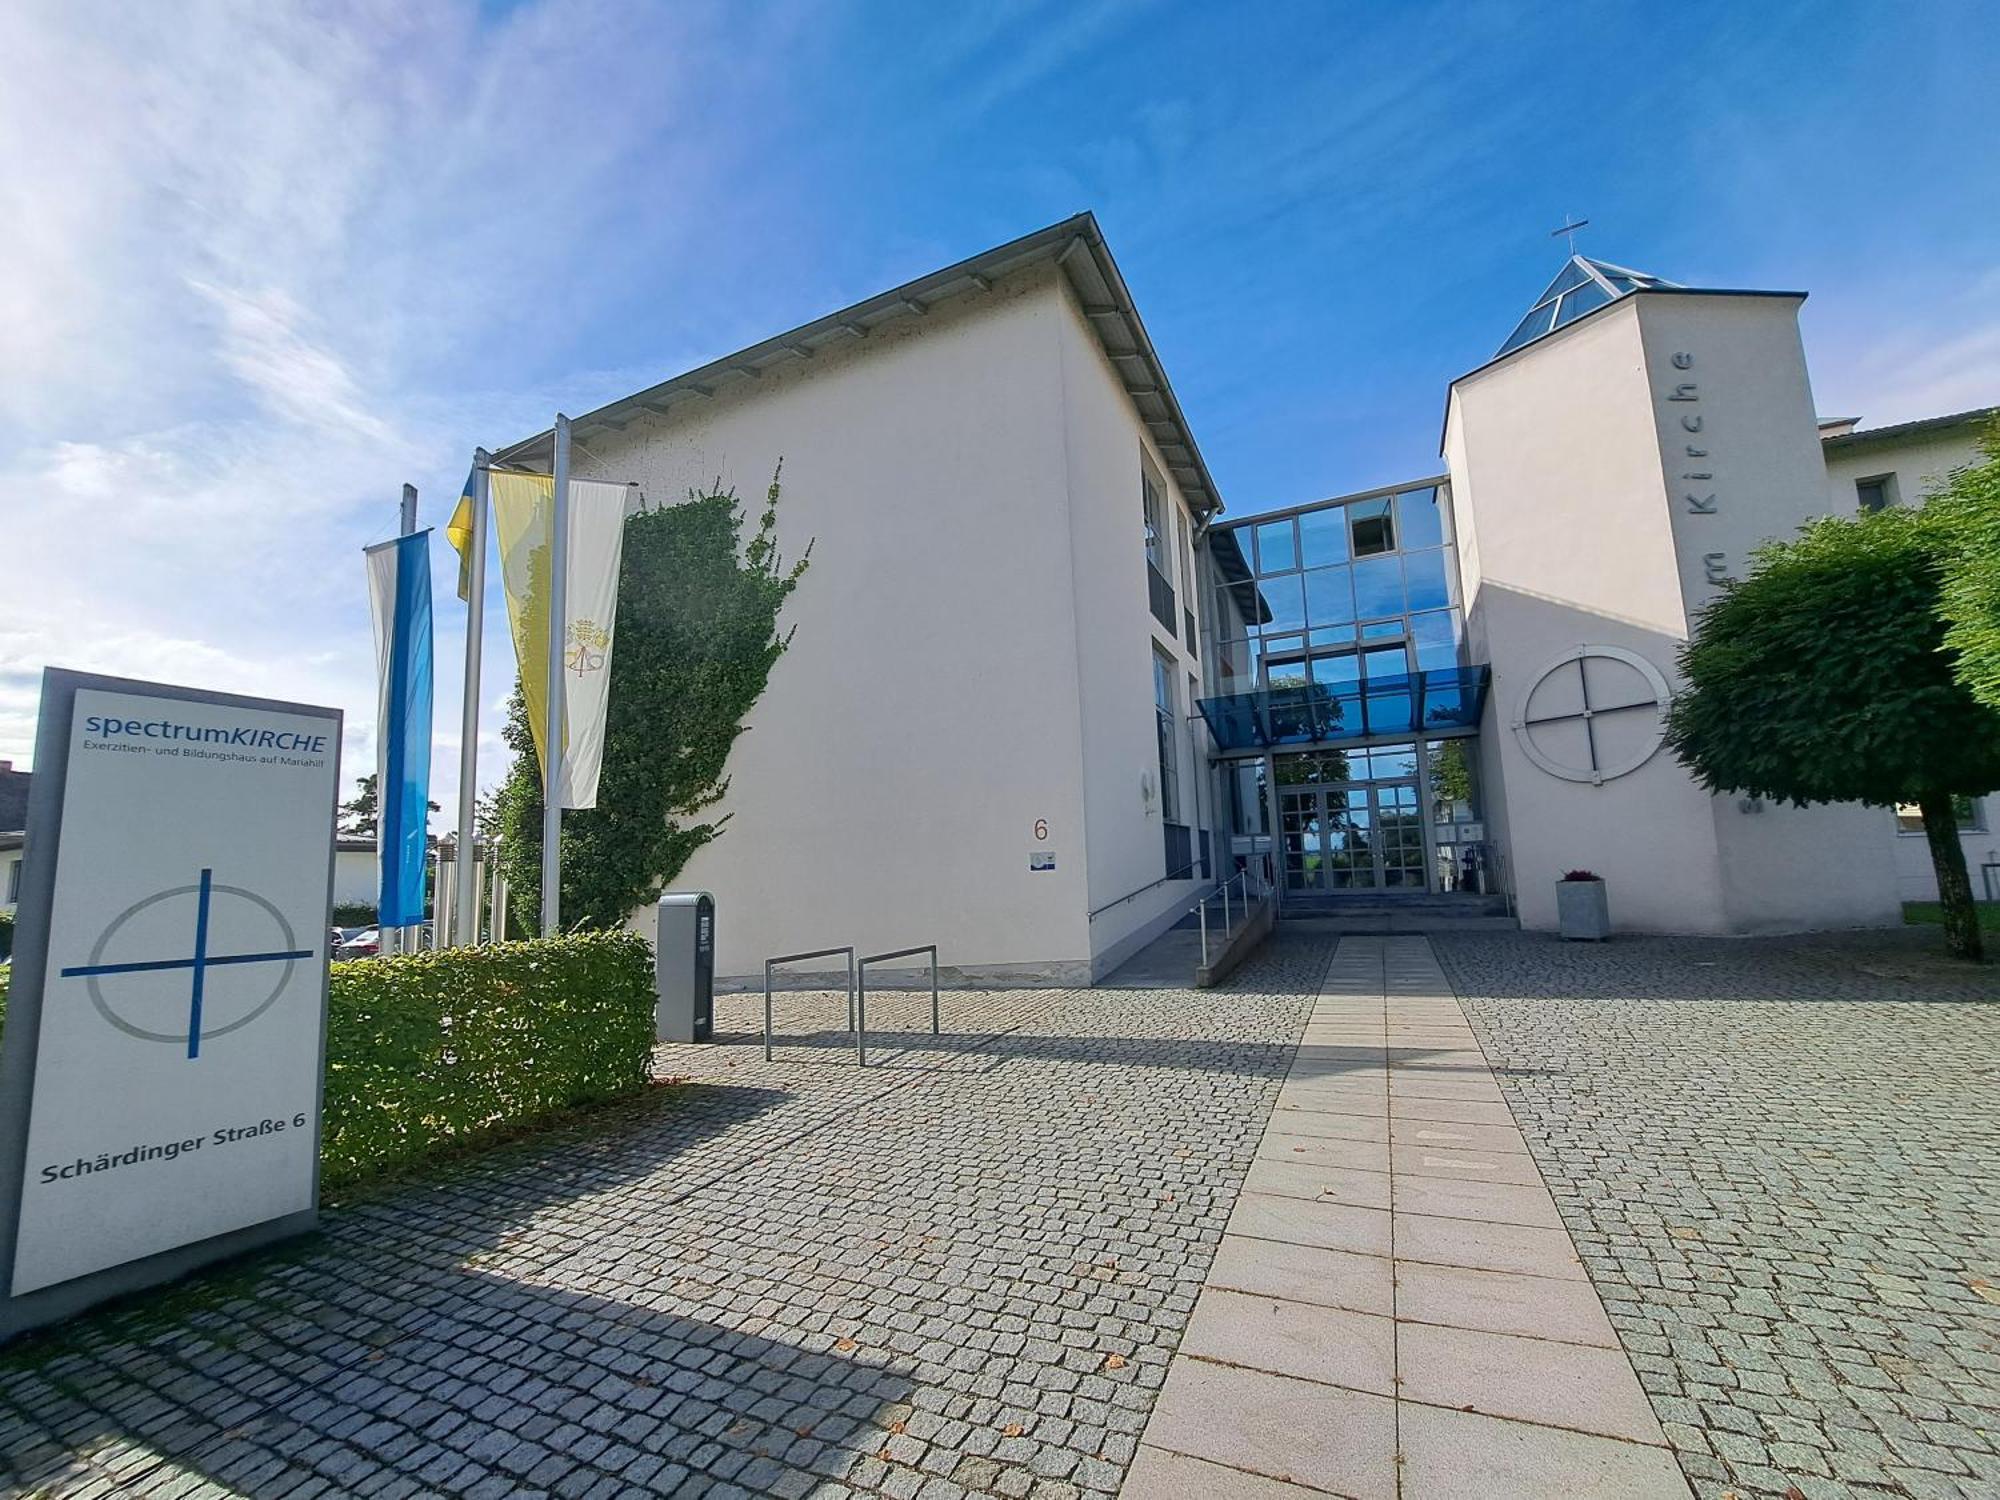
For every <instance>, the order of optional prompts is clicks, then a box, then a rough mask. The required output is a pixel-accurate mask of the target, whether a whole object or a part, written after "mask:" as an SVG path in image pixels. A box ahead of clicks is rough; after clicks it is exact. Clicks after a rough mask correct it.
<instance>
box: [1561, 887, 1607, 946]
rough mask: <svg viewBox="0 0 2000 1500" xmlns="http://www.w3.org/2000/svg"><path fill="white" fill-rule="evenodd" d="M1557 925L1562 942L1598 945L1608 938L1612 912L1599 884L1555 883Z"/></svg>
mask: <svg viewBox="0 0 2000 1500" xmlns="http://www.w3.org/2000/svg"><path fill="white" fill-rule="evenodd" d="M1556 922H1557V926H1558V928H1559V930H1560V931H1561V932H1562V935H1563V937H1564V938H1565V939H1574V940H1578V941H1583V942H1592V943H1601V942H1603V941H1604V940H1605V939H1606V938H1608V937H1610V936H1611V908H1610V906H1609V905H1608V904H1607V903H1606V902H1605V899H1604V882H1603V881H1601V880H1558V881H1557V882H1556Z"/></svg>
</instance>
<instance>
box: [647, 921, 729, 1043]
mask: <svg viewBox="0 0 2000 1500" xmlns="http://www.w3.org/2000/svg"><path fill="white" fill-rule="evenodd" d="M653 990H654V993H655V994H656V995H657V996H658V1003H657V1005H656V1006H655V1008H654V1012H653V1034H654V1035H655V1036H656V1037H658V1038H659V1039H660V1040H661V1041H663V1042H705V1041H707V1040H709V1038H710V1037H711V1036H713V1035H714V1033H715V898H714V897H713V896H711V895H709V893H708V892H707V891H669V892H668V893H667V894H666V895H664V896H662V897H660V913H659V930H658V933H657V934H656V936H655V938H654V942H653Z"/></svg>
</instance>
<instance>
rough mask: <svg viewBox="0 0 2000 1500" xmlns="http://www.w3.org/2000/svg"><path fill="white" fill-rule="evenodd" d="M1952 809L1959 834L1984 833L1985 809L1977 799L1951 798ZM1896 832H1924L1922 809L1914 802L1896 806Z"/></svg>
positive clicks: (1899, 803)
mask: <svg viewBox="0 0 2000 1500" xmlns="http://www.w3.org/2000/svg"><path fill="white" fill-rule="evenodd" d="M1951 805H1952V809H1953V810H1954V811H1955V812H1957V814H1958V831H1959V832H1960V833H1983V832H1985V831H1986V809H1985V807H1984V806H1983V805H1982V804H1981V803H1980V800H1979V799H1978V798H1977V797H1953V798H1952V799H1951ZM1896 831H1897V832H1898V833H1922V832H1923V831H1924V814H1923V809H1921V808H1920V807H1918V806H1917V804H1916V803H1914V802H1898V803H1897V804H1896Z"/></svg>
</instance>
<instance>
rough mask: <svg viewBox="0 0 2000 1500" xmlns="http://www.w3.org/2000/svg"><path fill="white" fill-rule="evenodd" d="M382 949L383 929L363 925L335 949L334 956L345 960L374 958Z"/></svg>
mask: <svg viewBox="0 0 2000 1500" xmlns="http://www.w3.org/2000/svg"><path fill="white" fill-rule="evenodd" d="M381 951H382V932H381V929H380V928H376V927H361V928H357V929H355V930H354V932H353V934H352V935H351V936H350V937H348V938H347V939H346V940H345V941H344V942H342V943H341V944H340V946H339V947H337V948H335V949H334V950H333V956H334V957H335V958H337V959H339V960H341V961H342V962H345V961H346V960H348V959H350V958H374V957H375V956H376V955H377V954H379V953H380V952H381Z"/></svg>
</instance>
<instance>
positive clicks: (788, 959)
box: [764, 944, 867, 1062]
mask: <svg viewBox="0 0 2000 1500" xmlns="http://www.w3.org/2000/svg"><path fill="white" fill-rule="evenodd" d="M842 953H844V954H846V955H847V1029H848V1030H849V1031H852V1032H854V1045H855V1051H856V1052H857V1053H859V1052H860V1050H861V1033H860V1031H859V1030H858V1029H857V1028H856V1026H855V1015H856V1011H855V998H854V997H855V990H854V983H855V979H856V977H857V974H858V970H857V969H856V966H855V962H854V947H853V945H852V944H848V945H846V946H845V947H840V948H815V949H813V950H812V952H810V953H781V954H779V955H778V956H777V957H776V958H767V959H765V960H764V1061H765V1062H769V1061H770V1060H771V970H772V969H773V968H775V967H776V966H777V965H779V964H795V963H800V962H802V961H803V960H805V959H808V958H832V957H834V956H835V955H836V954H842ZM862 962H864V963H865V962H867V960H866V959H863V960H862Z"/></svg>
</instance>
